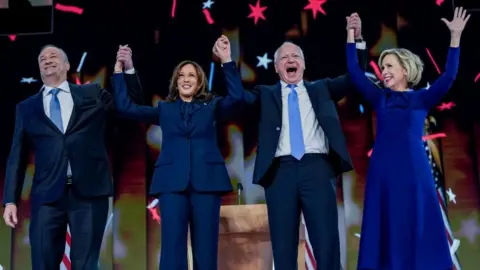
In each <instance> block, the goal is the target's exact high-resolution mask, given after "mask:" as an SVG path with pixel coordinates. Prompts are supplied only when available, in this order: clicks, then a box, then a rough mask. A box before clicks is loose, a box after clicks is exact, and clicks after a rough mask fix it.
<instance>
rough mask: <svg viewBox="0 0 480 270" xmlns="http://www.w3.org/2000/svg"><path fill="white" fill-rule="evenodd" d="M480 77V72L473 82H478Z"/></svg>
mask: <svg viewBox="0 0 480 270" xmlns="http://www.w3.org/2000/svg"><path fill="white" fill-rule="evenodd" d="M478 79H480V73H478V74H477V76H475V79H473V82H477V81H478Z"/></svg>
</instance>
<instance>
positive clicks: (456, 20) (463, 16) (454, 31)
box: [442, 7, 470, 36]
mask: <svg viewBox="0 0 480 270" xmlns="http://www.w3.org/2000/svg"><path fill="white" fill-rule="evenodd" d="M468 19H470V14H468V15H467V10H466V9H464V8H463V7H456V8H455V12H454V13H453V19H452V20H451V21H448V20H447V19H445V18H442V21H443V22H444V23H445V25H447V27H448V29H449V30H450V34H451V35H452V36H460V35H461V34H462V32H463V29H465V25H466V24H467V22H468Z"/></svg>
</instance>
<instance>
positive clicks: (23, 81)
mask: <svg viewBox="0 0 480 270" xmlns="http://www.w3.org/2000/svg"><path fill="white" fill-rule="evenodd" d="M33 82H37V80H36V79H34V78H33V77H30V78H22V79H21V80H20V83H28V84H31V83H33Z"/></svg>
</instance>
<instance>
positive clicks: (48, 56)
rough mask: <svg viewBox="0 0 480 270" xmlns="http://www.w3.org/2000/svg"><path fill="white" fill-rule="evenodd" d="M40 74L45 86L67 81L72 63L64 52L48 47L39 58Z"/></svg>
mask: <svg viewBox="0 0 480 270" xmlns="http://www.w3.org/2000/svg"><path fill="white" fill-rule="evenodd" d="M38 66H39V68H40V74H41V76H42V79H43V81H44V83H45V84H47V85H48V84H49V83H51V82H57V81H59V82H63V81H65V80H66V79H67V72H68V70H69V69H70V63H68V59H67V58H66V55H65V53H64V52H62V51H61V50H60V49H59V48H56V47H46V48H44V49H43V50H42V51H41V52H40V55H39V56H38Z"/></svg>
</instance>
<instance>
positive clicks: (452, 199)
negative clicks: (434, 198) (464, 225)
mask: <svg viewBox="0 0 480 270" xmlns="http://www.w3.org/2000/svg"><path fill="white" fill-rule="evenodd" d="M447 196H448V201H449V202H453V203H454V204H457V200H455V198H457V195H455V193H453V191H452V189H451V188H449V189H448V190H447Z"/></svg>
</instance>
